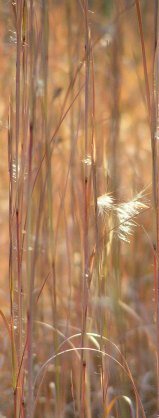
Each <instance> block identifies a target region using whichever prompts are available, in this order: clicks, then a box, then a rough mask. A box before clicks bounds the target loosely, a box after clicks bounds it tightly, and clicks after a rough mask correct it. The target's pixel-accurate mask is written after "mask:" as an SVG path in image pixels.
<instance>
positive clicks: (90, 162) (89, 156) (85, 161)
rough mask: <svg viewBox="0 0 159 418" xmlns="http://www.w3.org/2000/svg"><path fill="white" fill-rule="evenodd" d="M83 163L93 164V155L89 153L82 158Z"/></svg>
mask: <svg viewBox="0 0 159 418" xmlns="http://www.w3.org/2000/svg"><path fill="white" fill-rule="evenodd" d="M82 163H83V164H86V165H91V164H92V158H91V155H87V156H86V157H85V158H84V159H83V160H82Z"/></svg>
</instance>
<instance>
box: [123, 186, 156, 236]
mask: <svg viewBox="0 0 159 418" xmlns="http://www.w3.org/2000/svg"><path fill="white" fill-rule="evenodd" d="M141 199H143V193H142V192H141V193H139V194H137V196H136V197H135V198H134V199H132V200H130V201H129V202H126V203H120V205H118V206H117V207H116V214H117V219H118V223H119V224H118V225H117V229H116V232H117V236H118V238H119V239H121V240H122V241H126V242H129V236H130V235H132V233H133V228H134V227H135V226H136V222H135V220H134V218H135V217H136V216H137V215H139V214H140V212H142V210H144V209H146V208H148V206H147V205H146V204H145V203H144V202H142V201H141Z"/></svg>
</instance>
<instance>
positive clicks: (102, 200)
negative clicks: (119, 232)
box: [97, 193, 114, 215]
mask: <svg viewBox="0 0 159 418" xmlns="http://www.w3.org/2000/svg"><path fill="white" fill-rule="evenodd" d="M97 207H98V212H99V215H104V214H108V213H109V212H110V211H111V210H113V209H114V198H113V196H111V195H110V194H109V193H106V194H103V195H102V196H99V197H98V198H97Z"/></svg>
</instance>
